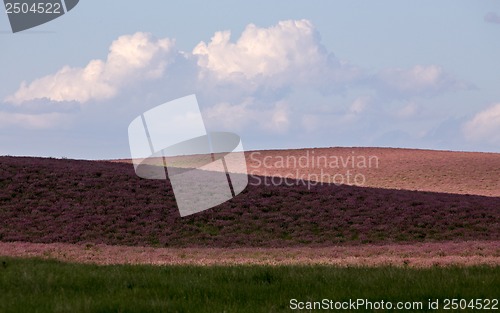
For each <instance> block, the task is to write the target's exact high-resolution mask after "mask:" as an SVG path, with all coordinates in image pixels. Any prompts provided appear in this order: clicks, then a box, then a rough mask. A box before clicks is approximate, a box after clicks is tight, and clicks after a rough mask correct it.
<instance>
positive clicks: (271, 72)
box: [193, 20, 358, 86]
mask: <svg viewBox="0 0 500 313" xmlns="http://www.w3.org/2000/svg"><path fill="white" fill-rule="evenodd" d="M193 55H195V56H197V57H198V65H199V67H200V77H201V78H205V79H206V78H207V77H213V78H215V79H216V80H219V81H222V82H228V81H229V82H241V83H246V84H263V83H266V84H267V85H271V86H282V85H286V84H308V85H311V84H314V83H318V82H320V81H321V82H325V81H326V82H330V83H332V82H333V80H338V79H339V78H340V77H339V76H340V75H338V74H339V73H338V72H339V71H343V72H345V74H346V75H342V79H344V78H345V79H348V80H349V79H353V78H354V77H356V76H357V74H358V73H357V72H356V70H355V69H351V68H349V66H348V65H347V64H343V63H342V62H340V61H338V60H337V59H336V58H335V56H334V55H333V54H332V53H329V52H328V51H327V50H326V48H325V47H324V46H323V45H322V44H321V40H320V36H319V33H318V31H317V30H316V29H315V27H314V26H313V24H312V23H311V22H310V21H308V20H298V21H292V20H288V21H281V22H279V23H278V24H277V25H275V26H271V27H269V28H259V27H257V26H255V25H254V24H249V25H248V26H247V27H246V28H245V30H244V31H243V33H242V34H241V36H240V37H239V38H238V39H237V40H236V42H231V32H230V31H222V32H217V33H215V35H214V36H213V37H212V39H211V41H210V42H208V43H205V42H200V43H199V44H198V45H197V46H196V47H195V48H194V50H193ZM347 74H349V75H347Z"/></svg>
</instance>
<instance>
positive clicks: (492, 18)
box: [484, 12, 500, 24]
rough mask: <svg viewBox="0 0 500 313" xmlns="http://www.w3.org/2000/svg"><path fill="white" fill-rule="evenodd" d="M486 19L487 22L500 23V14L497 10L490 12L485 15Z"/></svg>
mask: <svg viewBox="0 0 500 313" xmlns="http://www.w3.org/2000/svg"><path fill="white" fill-rule="evenodd" d="M484 21H485V22H487V23H493V24H500V16H499V15H498V14H496V13H495V12H488V13H487V14H486V15H485V16H484Z"/></svg>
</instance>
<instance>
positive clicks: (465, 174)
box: [116, 147, 500, 197]
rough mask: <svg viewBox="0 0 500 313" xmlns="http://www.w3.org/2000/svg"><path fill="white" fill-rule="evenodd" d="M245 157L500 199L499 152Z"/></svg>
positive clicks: (367, 181) (312, 172) (295, 174)
mask: <svg viewBox="0 0 500 313" xmlns="http://www.w3.org/2000/svg"><path fill="white" fill-rule="evenodd" d="M245 156H246V161H247V170H248V173H249V174H251V175H259V176H277V177H288V178H292V179H304V180H309V181H319V182H325V183H342V182H343V183H344V184H346V185H357V186H365V187H374V188H384V189H402V190H417V191H432V192H441V193H455V194H474V195H482V196H489V197H500V153H481V152H455V151H435V150H418V149H395V148H356V147H354V148H311V149H296V150H263V151H248V152H245ZM180 159H181V158H170V159H169V164H172V163H173V164H174V165H175V166H176V167H182V166H183V164H190V163H191V164H192V163H198V162H199V161H198V162H189V158H187V160H188V161H186V157H182V159H183V160H182V161H181V160H180ZM116 161H117V162H127V163H130V162H131V160H116ZM162 162H163V161H162V160H158V159H156V160H155V159H153V160H149V164H156V165H160V164H163V163H162ZM356 175H358V176H356ZM356 177H357V178H356Z"/></svg>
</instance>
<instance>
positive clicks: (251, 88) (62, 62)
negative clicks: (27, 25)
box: [0, 0, 500, 159]
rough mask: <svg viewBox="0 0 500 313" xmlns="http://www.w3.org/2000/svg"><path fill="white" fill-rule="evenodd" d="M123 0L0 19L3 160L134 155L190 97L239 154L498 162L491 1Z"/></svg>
mask: <svg viewBox="0 0 500 313" xmlns="http://www.w3.org/2000/svg"><path fill="white" fill-rule="evenodd" d="M116 3H117V2H110V1H105V2H101V1H85V0H82V1H81V2H80V4H79V5H78V6H77V7H76V8H75V9H73V10H72V11H71V12H69V13H68V14H66V15H64V16H62V17H61V18H58V19H56V20H54V21H52V22H50V23H47V24H44V25H42V26H39V27H37V28H34V29H31V30H28V31H25V32H21V33H16V34H12V33H11V32H10V26H9V24H8V19H7V16H6V14H0V47H1V56H2V57H1V58H0V69H1V71H0V82H1V83H0V155H34V156H52V157H63V156H64V157H70V158H85V159H106V158H123V157H128V156H129V154H130V152H129V147H128V138H127V127H128V125H129V123H130V122H131V121H132V120H133V119H134V118H135V117H136V116H138V115H139V114H141V113H142V112H144V111H146V110H148V109H150V108H153V107H155V106H157V105H159V104H162V103H164V102H166V101H169V100H173V99H175V98H179V97H182V96H186V95H189V94H193V93H195V94H196V95H197V96H198V101H199V104H200V106H201V109H202V112H203V114H204V118H205V122H206V126H207V128H208V129H209V130H227V131H233V132H236V133H238V134H240V135H241V137H242V140H243V144H244V147H245V149H246V150H254V149H271V148H280V149H282V148H303V147H329V146H387V147H409V148H426V149H447V150H448V149H449V150H466V151H490V152H500V88H499V87H500V75H499V74H498V73H500V62H499V57H498V56H499V55H500V40H499V38H500V2H496V1H439V2H436V1H376V2H375V1H315V2H311V1H248V2H242V1H212V2H208V1H183V2H177V3H171V2H166V1H149V2H147V3H146V4H143V3H140V4H138V3H139V2H136V1H120V2H119V5H117V4H116Z"/></svg>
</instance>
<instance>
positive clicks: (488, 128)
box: [463, 103, 500, 145]
mask: <svg viewBox="0 0 500 313" xmlns="http://www.w3.org/2000/svg"><path fill="white" fill-rule="evenodd" d="M463 131H464V135H465V137H466V139H468V140H470V141H475V142H485V143H489V144H493V145H495V144H496V145H500V103H498V104H495V105H493V106H491V107H489V108H487V109H485V110H484V111H481V112H479V113H477V114H476V115H475V116H474V117H473V118H472V119H471V120H469V121H468V122H466V123H465V125H464V126H463Z"/></svg>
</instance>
